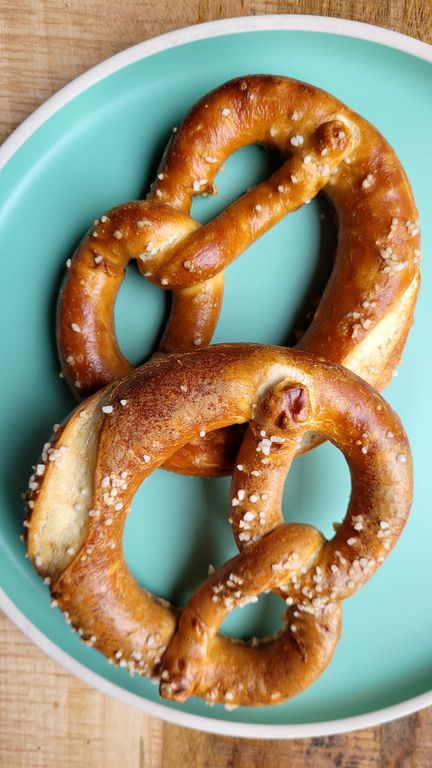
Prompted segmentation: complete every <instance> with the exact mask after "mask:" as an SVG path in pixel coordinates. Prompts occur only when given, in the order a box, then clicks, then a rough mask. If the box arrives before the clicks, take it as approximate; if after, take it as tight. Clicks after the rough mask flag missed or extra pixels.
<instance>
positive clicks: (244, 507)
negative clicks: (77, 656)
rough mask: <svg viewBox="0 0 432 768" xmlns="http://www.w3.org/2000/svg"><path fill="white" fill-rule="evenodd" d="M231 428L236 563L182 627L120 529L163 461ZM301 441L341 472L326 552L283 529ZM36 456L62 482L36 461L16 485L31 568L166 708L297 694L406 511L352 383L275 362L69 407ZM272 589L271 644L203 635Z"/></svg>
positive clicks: (308, 359) (280, 358)
mask: <svg viewBox="0 0 432 768" xmlns="http://www.w3.org/2000/svg"><path fill="white" fill-rule="evenodd" d="M179 370H181V375H182V380H183V381H184V382H185V383H186V384H187V393H186V394H184V393H181V394H180V393H179V388H178V375H179ZM122 399H124V400H126V401H127V407H120V406H118V403H119V401H120V400H122ZM107 406H112V409H113V410H112V412H111V413H109V414H106V413H105V411H106V407H107ZM254 406H255V407H254ZM82 414H84V415H82ZM241 423H243V424H247V423H248V426H247V430H246V434H245V437H244V440H243V443H242V446H241V449H240V453H239V456H238V460H237V462H236V463H237V464H238V465H240V467H241V468H236V469H235V470H234V475H233V480H232V489H231V499H232V502H234V501H235V502H236V503H233V504H232V506H231V507H230V511H231V519H232V528H233V532H234V535H235V538H236V541H237V544H238V547H239V549H240V553H239V554H238V555H237V556H236V557H234V558H233V559H232V560H230V561H229V562H227V563H225V564H224V565H222V566H221V567H219V568H217V569H209V570H210V574H209V576H208V578H207V579H206V580H205V581H204V583H203V584H202V585H201V586H200V587H198V589H197V590H196V591H195V593H194V594H193V595H192V597H191V598H190V600H189V602H188V603H187V605H186V606H185V607H184V608H183V609H182V610H179V609H177V608H174V607H172V606H170V605H169V604H168V603H167V602H166V601H162V600H161V599H160V598H157V597H156V596H153V595H152V594H151V593H150V592H148V591H147V590H145V589H142V588H141V587H140V586H139V585H138V584H137V582H136V581H135V580H134V578H133V576H132V575H131V573H130V571H129V569H128V567H127V565H126V563H125V560H124V557H123V551H122V538H123V529H124V524H125V520H126V516H127V513H128V510H129V508H130V504H131V502H132V499H133V496H134V494H135V492H136V490H137V488H138V487H139V485H140V483H141V482H142V481H143V480H144V479H145V478H146V477H148V475H150V474H151V472H153V471H154V470H155V469H156V468H157V467H159V466H160V465H162V464H163V463H164V462H166V461H167V458H168V457H169V456H170V455H171V454H172V453H173V452H174V451H176V450H177V449H179V448H181V446H182V445H184V444H185V443H187V442H188V441H190V440H192V439H193V438H195V437H197V436H198V433H199V431H200V430H203V429H204V430H205V431H206V432H207V433H211V432H212V431H214V430H218V429H219V428H220V427H224V426H228V425H230V424H241ZM308 431H314V432H318V433H322V434H323V435H324V436H325V437H326V438H327V439H329V440H330V441H331V442H332V443H334V445H336V446H337V447H338V448H339V449H340V450H341V451H342V453H343V454H344V456H345V458H346V460H347V462H348V465H349V468H350V472H351V477H352V493H351V498H350V503H349V506H348V511H347V514H346V516H345V519H344V521H343V523H342V524H341V525H339V526H338V527H337V532H336V534H335V536H334V538H333V539H332V540H330V541H326V540H325V539H324V537H323V536H322V535H321V533H320V532H319V531H318V530H317V529H315V528H314V527H312V526H309V525H304V524H300V523H285V522H284V520H283V517H282V514H281V499H282V491H283V485H284V481H285V478H286V475H287V473H288V471H289V468H290V464H291V461H292V459H293V457H294V455H295V453H296V451H297V448H298V445H299V443H300V441H301V440H302V439H303V436H304V434H305V433H306V432H308ZM365 435H366V437H364V436H365ZM389 435H391V437H389ZM359 440H360V442H361V443H362V444H363V443H364V442H367V446H368V452H367V454H365V453H363V452H362V451H361V446H359V445H358V441H359ZM48 451H55V452H56V453H57V454H58V455H59V456H61V457H62V467H61V469H57V467H56V462H50V461H49V458H50V456H51V455H52V454H50V453H48V452H47V450H46V449H45V450H44V452H43V457H42V459H41V460H40V462H39V464H40V465H44V466H45V469H44V471H43V472H42V473H41V474H40V475H38V480H37V482H36V481H35V479H34V478H32V479H31V481H30V483H31V484H30V494H29V517H30V526H29V528H28V529H27V531H28V551H29V555H30V558H31V560H32V562H33V563H34V565H35V567H36V569H37V571H38V572H39V573H40V575H41V576H42V578H44V579H45V580H46V579H47V578H48V579H49V580H50V584H49V586H50V589H51V593H52V597H53V599H54V600H56V601H57V602H58V605H59V607H60V608H61V609H62V611H63V612H64V613H65V616H66V619H67V621H68V622H70V623H71V625H72V626H73V627H75V628H76V629H80V630H81V632H80V635H81V637H82V639H83V640H84V641H85V642H90V644H91V645H93V646H94V647H95V648H97V649H98V650H99V651H101V652H102V653H104V654H105V655H106V656H107V657H108V659H109V660H110V661H111V662H112V663H115V664H120V665H121V666H124V667H125V668H126V669H127V670H128V671H129V672H131V673H135V672H137V673H138V674H144V675H148V676H151V677H153V678H154V677H157V676H159V677H160V685H161V694H162V696H164V697H167V698H172V699H175V700H176V701H183V700H184V699H185V698H187V697H188V696H189V695H192V694H193V695H196V696H201V697H204V698H205V699H206V700H208V701H210V702H223V703H228V704H229V705H230V706H235V705H238V704H244V705H263V704H274V703H277V702H279V701H282V700H284V699H286V698H288V697H290V696H293V695H295V694H297V693H299V692H300V691H302V690H303V689H304V688H305V687H307V686H308V685H310V684H311V683H312V682H313V681H314V680H315V679H316V678H317V677H318V675H319V674H320V673H321V672H322V671H323V669H324V668H325V667H326V666H327V664H328V663H329V661H330V659H331V657H332V654H333V651H334V649H335V646H336V644H337V641H338V638H339V633H340V624H341V601H342V600H344V599H345V598H347V597H349V596H350V595H352V594H353V593H354V592H355V591H356V590H357V589H359V588H360V587H361V586H362V584H363V583H364V582H365V581H366V580H367V579H368V578H369V577H370V576H371V575H372V574H373V573H374V571H375V570H376V569H377V568H378V566H379V565H380V564H381V563H382V562H383V561H384V560H385V558H386V557H387V555H388V553H389V551H390V550H391V549H392V547H393V546H394V544H395V543H396V541H397V539H398V537H399V535H400V533H401V531H402V528H403V526H404V524H405V522H406V519H407V516H408V512H409V507H410V503H411V496H412V466H411V454H410V450H409V446H408V442H407V439H406V436H405V434H404V432H403V429H402V427H401V425H400V422H399V420H398V418H397V416H396V415H395V414H394V413H393V411H392V410H391V408H390V407H389V406H388V405H387V404H386V403H385V401H384V400H382V398H381V397H380V396H379V395H378V394H377V393H376V392H375V391H374V390H373V389H371V388H370V386H369V385H368V384H366V383H365V382H363V381H362V380H360V379H358V378H357V377H355V376H354V375H353V374H352V373H351V372H349V371H348V370H346V369H344V368H342V367H339V366H337V365H334V364H331V363H326V362H321V361H319V360H317V359H316V358H315V357H313V356H309V355H307V354H306V353H303V352H297V351H290V350H284V349H282V348H277V347H274V348H272V347H260V346H258V345H252V344H251V345H247V344H233V345H216V346H214V347H210V348H207V349H202V350H196V351H194V352H188V353H184V354H183V355H182V356H177V355H175V354H172V355H169V356H166V357H162V358H159V359H156V360H154V361H153V362H151V363H149V364H147V365H146V366H143V367H142V368H140V369H138V370H137V371H135V372H134V373H132V374H131V375H130V376H129V377H126V378H125V379H123V380H122V381H121V382H119V383H117V384H111V385H109V386H108V387H107V388H106V389H104V390H103V391H101V392H100V393H98V394H96V395H94V396H93V397H92V398H91V399H89V400H88V401H87V402H86V403H85V404H83V405H81V406H80V408H79V409H78V410H77V411H75V413H74V414H72V416H71V418H70V419H69V421H67V422H66V424H65V425H64V426H62V427H60V428H59V429H58V430H57V433H56V435H55V438H54V439H53V442H52V445H50V447H49V448H48ZM83 489H85V490H86V491H87V493H86V494H82V490H83ZM30 506H31V508H30ZM94 511H97V515H95V514H93V512H94ZM359 523H361V526H359ZM354 526H356V528H355V529H354ZM269 589H272V590H275V591H276V592H277V593H278V594H279V595H280V596H281V597H282V598H283V600H284V601H285V609H286V614H285V622H284V626H283V628H282V629H281V630H280V632H279V633H277V634H276V635H275V636H274V637H272V638H266V639H263V640H257V639H253V640H251V641H250V642H240V641H238V640H235V639H233V638H230V637H227V636H226V635H221V634H218V633H217V630H218V628H219V626H220V624H221V622H222V621H223V620H224V618H225V617H226V616H227V615H228V613H230V612H231V611H232V610H234V609H235V608H236V607H239V606H241V605H245V604H246V603H248V602H255V601H256V600H257V599H258V595H259V594H261V593H262V592H265V591H268V590H269Z"/></svg>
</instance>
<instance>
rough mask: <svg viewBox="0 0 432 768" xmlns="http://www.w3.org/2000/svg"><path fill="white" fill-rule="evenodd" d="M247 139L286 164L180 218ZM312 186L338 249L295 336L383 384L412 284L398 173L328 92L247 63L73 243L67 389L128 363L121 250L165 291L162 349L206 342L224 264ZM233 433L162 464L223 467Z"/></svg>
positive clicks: (410, 228)
mask: <svg viewBox="0 0 432 768" xmlns="http://www.w3.org/2000/svg"><path fill="white" fill-rule="evenodd" d="M254 143H259V144H264V145H266V146H269V147H271V148H273V149H276V150H277V151H279V152H280V154H281V156H282V158H283V159H284V162H283V164H282V165H281V167H280V168H279V169H278V170H277V171H276V172H275V173H274V174H273V176H271V178H269V179H268V180H267V181H265V182H263V183H261V184H259V185H258V186H257V187H255V188H254V189H252V190H250V191H248V192H247V194H245V195H244V196H243V197H242V198H240V199H239V200H238V201H236V202H235V203H233V204H232V205H231V206H230V207H229V208H227V209H226V210H225V211H223V212H222V213H221V214H220V215H219V216H218V217H217V218H216V219H214V220H213V221H212V222H210V223H209V224H207V225H205V226H203V227H199V225H198V224H197V222H195V221H193V220H192V219H191V218H190V217H189V211H190V207H191V203H192V199H193V197H194V196H196V195H200V194H203V193H208V192H212V191H213V188H214V185H213V180H214V177H215V175H216V173H217V171H218V170H219V168H220V167H221V165H222V164H223V162H224V161H225V160H226V158H227V157H228V156H229V155H230V154H231V153H233V152H235V151H236V150H237V149H239V148H240V147H242V146H244V145H246V144H254ZM320 189H324V191H325V194H326V195H327V196H328V197H329V199H330V200H331V202H332V203H333V205H334V208H335V211H336V214H337V218H338V227H339V239H338V249H337V254H336V260H335V265H334V269H333V272H332V275H331V278H330V280H329V282H328V285H327V287H326V289H325V291H324V294H323V296H322V299H321V302H320V305H319V307H318V309H317V312H316V315H315V318H314V320H313V321H312V323H311V325H310V327H309V329H308V330H307V331H306V333H305V335H304V336H303V338H302V339H301V341H300V343H299V347H300V348H302V349H305V350H307V351H311V352H315V353H317V354H319V355H321V356H323V357H325V358H326V359H329V360H332V361H334V362H337V363H340V364H343V365H345V366H347V367H348V368H350V369H352V370H353V371H354V372H356V373H358V374H359V375H361V376H362V377H364V378H365V379H366V380H367V381H369V382H370V383H372V384H373V385H374V386H376V387H377V388H379V389H381V388H383V387H384V386H385V384H386V383H387V382H388V380H389V379H390V377H391V374H392V371H393V370H394V368H395V367H396V365H397V363H398V361H399V359H400V355H401V352H402V349H403V346H404V343H405V340H406V336H407V333H408V330H409V327H410V325H411V323H412V315H413V309H414V305H415V301H416V296H417V291H418V285H419V266H418V264H419V258H420V251H419V229H418V224H417V211H416V208H415V204H414V201H413V197H412V193H411V190H410V187H409V183H408V181H407V178H406V176H405V173H404V171H403V169H402V167H401V165H400V163H399V161H398V159H397V157H396V155H395V153H394V152H393V150H392V149H391V147H390V146H389V144H388V143H387V142H386V141H385V140H384V139H383V137H382V136H381V135H380V134H379V132H378V131H377V130H376V129H375V128H374V127H373V126H372V125H371V124H370V123H368V122H367V121H366V120H364V119H363V118H362V117H360V116H359V115H357V114H356V113H354V112H353V111H352V110H350V109H348V107H346V106H345V105H344V104H342V103H341V102H339V101H338V100H337V99H335V98H334V97H333V96H331V95H329V94H327V93H325V92H323V91H321V90H320V89H318V88H315V87H313V86H311V85H307V84H305V83H301V82H298V81H296V80H292V79H289V78H284V77H275V76H272V75H254V76H248V77H243V78H239V79H236V80H233V81H230V82H228V83H226V84H225V85H223V86H221V87H220V88H217V89H216V90H215V91H213V92H212V93H210V94H208V95H207V96H205V97H204V98H203V99H202V100H201V101H200V102H199V103H198V104H197V105H196V106H195V107H194V108H193V109H192V111H191V112H190V113H189V115H188V116H187V117H186V119H185V121H184V122H183V124H182V126H181V127H180V128H179V129H178V131H176V132H175V133H174V134H173V139H172V141H171V143H170V145H169V147H168V150H167V153H166V156H165V158H164V160H163V162H162V165H161V168H160V172H159V174H158V178H157V180H156V183H155V184H154V186H153V188H152V191H151V194H150V196H149V200H148V201H147V202H133V203H129V204H126V205H123V206H120V207H118V208H115V209H114V210H113V211H110V212H109V213H108V214H107V215H105V216H102V217H101V219H100V221H97V222H96V223H95V227H94V229H92V230H91V232H90V233H89V234H88V235H87V236H86V237H85V238H84V240H83V242H82V243H81V245H80V247H79V248H78V251H77V253H76V254H75V256H74V258H73V259H72V264H71V267H70V270H69V273H68V274H67V277H66V279H65V282H64V285H63V288H62V291H61V296H60V301H59V311H58V345H59V350H60V355H61V360H62V369H63V372H64V375H65V377H66V379H67V380H68V382H69V384H70V385H71V387H72V389H74V391H75V392H76V393H77V394H78V395H79V396H85V395H87V394H89V393H91V392H93V391H95V390H97V389H98V388H99V387H101V386H103V385H104V384H107V383H108V382H110V381H112V380H113V379H115V378H118V377H119V376H121V375H124V374H126V373H128V372H129V371H130V370H131V365H130V363H129V362H128V361H127V360H126V359H125V358H124V357H123V355H122V354H121V352H120V350H119V348H118V345H117V342H116V338H115V332H114V323H113V306H114V301H115V296H116V293H117V291H118V288H119V286H120V284H121V282H122V280H123V277H124V269H125V266H126V264H127V263H128V261H129V260H130V259H131V258H135V259H137V263H138V266H139V268H140V270H141V272H142V273H143V274H144V275H145V276H146V277H147V278H148V279H149V280H151V281H152V282H154V283H156V284H158V285H161V287H162V288H164V289H167V290H172V291H173V303H172V312H171V317H170V320H169V323H168V326H167V329H166V331H165V334H164V336H163V338H162V341H161V343H160V345H159V349H160V350H162V351H171V350H176V349H188V348H193V347H194V345H196V346H201V345H205V344H207V343H208V342H209V341H210V340H211V336H212V333H213V330H214V327H215V324H216V321H217V318H218V314H219V309H220V305H221V301H222V293H223V269H224V267H225V266H226V265H227V264H229V263H230V261H232V260H233V259H234V258H236V257H237V256H238V255H239V254H240V253H241V252H242V251H244V250H245V249H246V248H247V247H248V246H249V245H250V244H251V243H252V242H253V241H254V240H255V239H256V238H257V237H259V236H260V235H262V234H263V233H264V232H265V231H266V230H267V229H269V228H270V227H271V226H273V225H274V224H275V223H276V222H277V221H279V220H280V219H281V218H282V217H283V216H284V215H286V214H287V213H289V212H290V211H292V210H295V209H296V208H298V207H299V206H301V205H302V204H303V203H305V202H308V201H309V200H310V198H311V197H313V196H314V195H315V194H317V192H318V191H319V190H320ZM238 444H239V437H236V436H235V435H234V436H233V433H232V432H230V431H225V432H223V433H219V434H215V436H212V438H211V439H208V438H204V439H198V440H197V441H196V443H195V444H193V445H189V446H187V447H185V448H184V449H183V450H182V451H181V452H180V453H179V454H178V455H176V456H173V457H171V459H170V462H169V465H168V466H169V468H171V469H175V470H177V471H181V472H186V473H190V474H207V475H211V474H221V473H222V474H223V473H225V472H227V471H230V469H231V468H232V462H233V456H235V454H236V451H237V449H238ZM309 444H310V443H308V445H309ZM306 447H308V446H307V445H305V444H304V445H303V446H302V449H303V450H304V449H305V448H306Z"/></svg>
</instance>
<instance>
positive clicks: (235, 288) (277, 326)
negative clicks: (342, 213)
mask: <svg viewBox="0 0 432 768" xmlns="http://www.w3.org/2000/svg"><path fill="white" fill-rule="evenodd" d="M210 204H212V203H209V205H210ZM321 216H324V217H325V218H324V219H322V218H321ZM336 246H337V233H336V227H335V223H334V215H333V209H332V206H331V205H330V203H329V202H328V200H327V199H326V198H325V197H324V195H318V196H317V197H316V198H315V199H314V200H312V202H311V203H310V205H304V206H303V207H302V208H300V209H299V210H298V211H296V212H295V213H292V214H290V215H289V216H286V217H285V218H284V219H282V221H280V222H279V223H278V224H276V225H275V226H274V227H272V228H271V229H270V230H269V231H268V232H266V234H265V235H263V237H262V238H260V239H259V240H257V241H256V242H255V243H254V244H253V245H252V246H251V247H250V248H248V249H247V251H246V252H245V253H244V254H242V255H241V256H240V257H239V258H238V259H237V260H236V261H234V262H233V263H232V264H230V265H229V266H228V267H227V269H226V270H225V291H224V301H223V304H222V310H221V315H220V319H219V323H218V327H217V328H216V332H215V334H214V336H213V342H214V343H220V342H230V341H232V342H235V341H237V340H238V339H239V338H241V339H242V340H243V341H255V342H259V343H261V344H280V345H283V346H286V345H288V346H294V345H295V344H296V343H297V342H298V340H299V338H301V335H302V334H303V333H304V331H305V330H306V328H307V327H308V326H309V325H310V323H311V321H312V319H313V316H314V313H315V310H316V308H317V306H318V303H319V300H320V297H321V295H322V293H323V291H324V288H325V286H326V284H327V282H328V279H329V277H330V274H331V271H332V268H333V262H334V255H335V253H336ZM251 308H252V311H251Z"/></svg>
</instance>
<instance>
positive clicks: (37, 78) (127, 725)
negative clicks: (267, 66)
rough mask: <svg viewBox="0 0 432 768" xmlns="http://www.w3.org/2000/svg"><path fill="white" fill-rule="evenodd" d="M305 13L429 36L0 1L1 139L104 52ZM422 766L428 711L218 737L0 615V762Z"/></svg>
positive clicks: (392, 23)
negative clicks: (155, 707) (119, 692)
mask: <svg viewBox="0 0 432 768" xmlns="http://www.w3.org/2000/svg"><path fill="white" fill-rule="evenodd" d="M263 13H310V14H320V13H321V14H324V15H327V16H339V17H346V18H350V19H357V20H360V21H368V22H372V23H374V24H380V25H382V26H385V27H389V28H391V29H395V30H398V31H400V32H406V33H407V34H409V35H412V36H414V37H418V38H421V39H423V40H425V41H426V42H429V43H432V4H431V3H430V1H429V0H382V1H381V2H380V1H379V0H378V1H377V0H297V2H295V1H294V0H292V1H291V0H286V2H283V0H281V1H280V2H279V1H278V0H197V2H194V1H193V0H183V2H180V0H140V1H139V0H126V2H121V0H0V99H1V108H0V141H1V140H3V139H4V138H6V136H7V135H8V134H9V133H10V131H11V130H12V129H13V128H15V127H16V126H17V125H18V124H19V123H20V122H21V121H22V120H23V119H24V118H25V117H26V116H27V115H28V114H29V113H30V112H32V111H33V109H35V107H37V106H38V105H39V104H40V103H41V102H43V101H44V100H45V99H47V98H48V97H49V96H51V94H52V93H54V92H55V91H57V90H58V89H59V88H60V87H61V86H63V85H64V84H65V83H67V82H68V81H69V80H71V79H72V78H73V77H75V76H76V75H78V74H80V73H81V72H83V71H85V70H86V69H88V68H89V67H91V66H93V65H94V64H96V63H97V62H99V61H102V60H103V59H105V58H106V57H108V56H111V55H112V54H113V53H117V52H118V51H121V50H122V49H123V48H126V47H127V46H130V45H133V44H134V43H137V42H140V41H141V40H145V39H146V38H149V37H152V36H154V35H157V34H160V33H161V32H166V31H168V30H171V29H176V28H178V27H183V26H185V25H187V24H194V23H197V22H201V21H209V20H212V19H218V18H224V17H229V16H240V15H252V14H263ZM118 765H121V767H122V768H161V767H162V766H163V768H170V767H171V766H177V765H181V766H196V768H204V766H209V768H210V766H211V768H228V767H230V768H249V767H251V766H257V767H258V768H265V767H266V766H273V765H274V766H292V768H303V767H306V766H314V768H327V767H328V768H330V767H331V768H333V766H341V767H342V768H372V767H373V766H382V767H383V768H408V767H410V768H411V767H414V766H418V768H427V766H432V709H430V710H426V711H423V712H422V713H419V714H416V715H412V716H411V717H407V718H405V719H403V720H399V721H396V722H394V723H389V724H388V725H385V726H381V727H378V728H371V729H368V730H363V731H358V732H356V733H351V734H346V735H342V736H330V737H326V738H315V739H304V740H297V741H291V742H283V741H273V742H265V741H259V740H257V739H254V740H252V739H251V740H243V739H234V738H223V737H220V736H212V735H207V734H202V733H198V732H196V731H189V730H186V729H183V728H177V727H175V726H172V725H166V724H164V723H162V722H160V721H158V720H154V719H152V718H150V717H146V716H145V715H143V714H141V713H140V712H137V711H135V710H133V709H130V708H129V707H127V706H126V705H124V704H120V703H118V702H116V701H113V700H111V699H110V698H108V697H106V696H104V695H102V694H101V693H99V692H97V691H95V690H93V689H91V688H89V687H88V686H87V685H85V684H84V683H82V682H81V681H80V680H77V679H76V678H75V677H72V676H71V675H70V674H69V673H68V672H65V671H64V670H63V669H62V668H61V667H59V666H58V665H57V664H55V663H54V662H53V661H51V660H50V659H49V658H48V657H47V656H45V655H44V654H43V653H42V652H41V651H40V650H38V648H36V647H35V646H34V645H32V644H31V643H30V642H29V640H27V638H26V637H24V635H22V634H21V632H20V631H19V630H18V629H16V628H15V627H14V625H13V624H11V622H10V621H9V620H8V619H6V618H5V617H0V768H18V767H19V766H25V767H26V768H37V767H39V766H43V767H44V768H57V766H66V767H67V768H75V767H76V768H93V767H94V768H114V766H116V767H117V766H118Z"/></svg>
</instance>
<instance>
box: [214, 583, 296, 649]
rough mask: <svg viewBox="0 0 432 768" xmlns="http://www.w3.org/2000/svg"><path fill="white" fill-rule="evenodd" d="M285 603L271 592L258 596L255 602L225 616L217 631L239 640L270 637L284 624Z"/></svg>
mask: <svg viewBox="0 0 432 768" xmlns="http://www.w3.org/2000/svg"><path fill="white" fill-rule="evenodd" d="M285 615H286V605H285V604H284V602H283V600H282V599H281V598H280V597H278V596H277V595H275V594H273V592H268V593H264V594H262V595H259V596H258V601H257V602H256V603H250V604H249V605H245V606H244V607H243V608H236V609H235V610H234V611H231V613H230V614H229V615H228V616H227V617H226V619H225V621H224V622H223V623H222V624H221V626H220V628H219V631H220V632H222V633H223V634H226V635H231V636H232V637H237V638H238V639H239V640H251V639H252V638H254V637H256V638H258V639H261V638H265V637H272V636H273V635H275V634H277V632H279V630H281V629H282V628H283V626H284V616H285Z"/></svg>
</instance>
